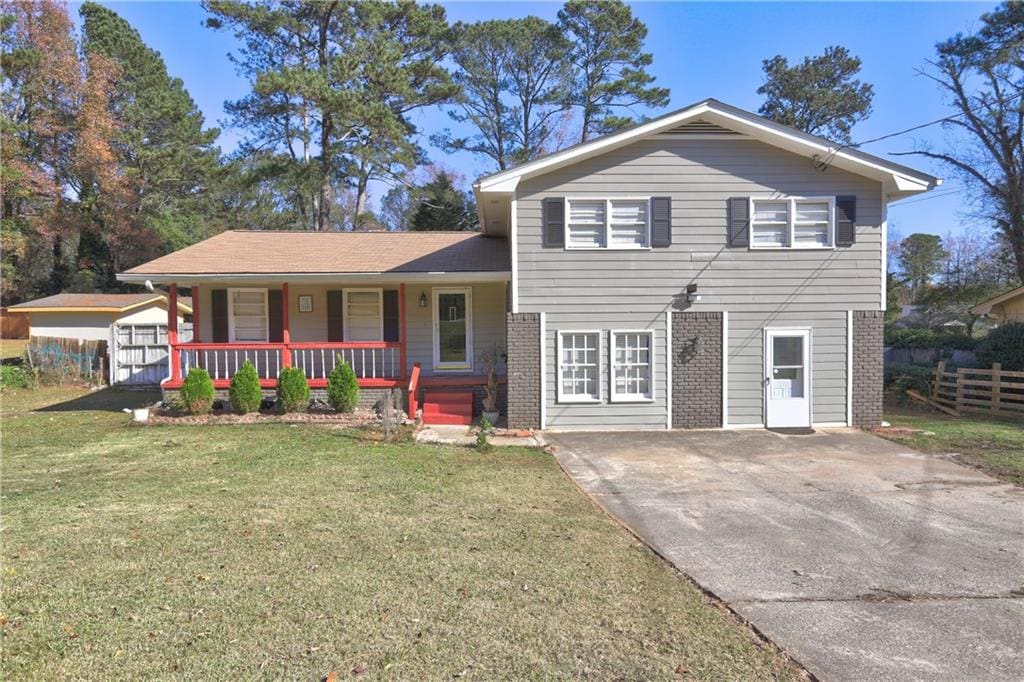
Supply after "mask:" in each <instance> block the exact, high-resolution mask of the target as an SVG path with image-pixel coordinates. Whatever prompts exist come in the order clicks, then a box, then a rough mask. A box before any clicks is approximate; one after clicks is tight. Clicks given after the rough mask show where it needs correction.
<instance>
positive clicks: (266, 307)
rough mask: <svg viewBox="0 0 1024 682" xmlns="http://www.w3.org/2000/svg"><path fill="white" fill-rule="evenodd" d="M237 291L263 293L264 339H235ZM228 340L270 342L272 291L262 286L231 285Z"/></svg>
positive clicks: (232, 341)
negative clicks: (235, 294)
mask: <svg viewBox="0 0 1024 682" xmlns="http://www.w3.org/2000/svg"><path fill="white" fill-rule="evenodd" d="M236 291H259V292H261V293H262V294H263V319H264V320H266V324H265V325H264V329H263V336H264V337H265V338H264V340H263V341H238V340H236V339H235V296H234V293H235V292H236ZM228 342H229V343H270V291H269V290H268V289H265V288H262V287H231V288H229V289H228Z"/></svg>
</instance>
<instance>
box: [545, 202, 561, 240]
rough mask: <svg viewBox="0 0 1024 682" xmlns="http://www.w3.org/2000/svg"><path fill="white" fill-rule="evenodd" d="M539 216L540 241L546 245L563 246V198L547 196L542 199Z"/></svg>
mask: <svg viewBox="0 0 1024 682" xmlns="http://www.w3.org/2000/svg"><path fill="white" fill-rule="evenodd" d="M543 208H544V210H543V211H542V217H541V223H542V225H541V231H542V237H541V239H542V243H543V245H544V246H546V247H562V246H565V199H563V198H562V197H548V198H547V199H545V200H544V204H543Z"/></svg>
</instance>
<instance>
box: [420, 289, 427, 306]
mask: <svg viewBox="0 0 1024 682" xmlns="http://www.w3.org/2000/svg"><path fill="white" fill-rule="evenodd" d="M420 307H421V308H426V307H427V294H426V292H423V293H421V294H420Z"/></svg>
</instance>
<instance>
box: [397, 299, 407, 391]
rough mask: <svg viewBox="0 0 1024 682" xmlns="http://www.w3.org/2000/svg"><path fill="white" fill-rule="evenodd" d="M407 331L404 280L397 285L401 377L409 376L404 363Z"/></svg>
mask: <svg viewBox="0 0 1024 682" xmlns="http://www.w3.org/2000/svg"><path fill="white" fill-rule="evenodd" d="M407 338H408V333H407V332H406V329H405V282H402V283H401V284H399V285H398V343H399V347H398V362H399V363H400V364H401V365H402V378H403V379H405V378H406V377H408V376H409V369H408V367H406V366H405V363H406V359H407V358H406V339H407Z"/></svg>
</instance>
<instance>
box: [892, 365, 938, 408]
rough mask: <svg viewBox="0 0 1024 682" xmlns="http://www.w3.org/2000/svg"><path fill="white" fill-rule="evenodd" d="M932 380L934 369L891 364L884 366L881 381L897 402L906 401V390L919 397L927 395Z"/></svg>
mask: <svg viewBox="0 0 1024 682" xmlns="http://www.w3.org/2000/svg"><path fill="white" fill-rule="evenodd" d="M934 378H935V368H934V367H929V366H927V365H908V364H899V363H893V364H887V365H886V366H885V373H884V380H883V381H884V384H885V389H886V391H887V392H888V393H889V394H890V395H892V396H893V397H894V398H896V399H898V400H906V398H907V389H908V388H909V389H911V390H914V391H917V392H918V393H920V394H921V395H929V394H930V393H931V381H932V379H934Z"/></svg>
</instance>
